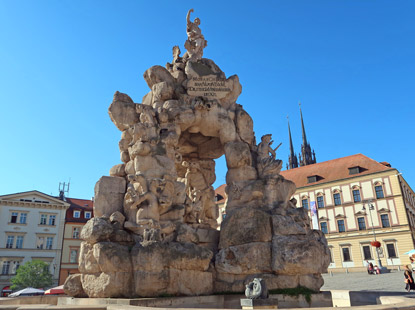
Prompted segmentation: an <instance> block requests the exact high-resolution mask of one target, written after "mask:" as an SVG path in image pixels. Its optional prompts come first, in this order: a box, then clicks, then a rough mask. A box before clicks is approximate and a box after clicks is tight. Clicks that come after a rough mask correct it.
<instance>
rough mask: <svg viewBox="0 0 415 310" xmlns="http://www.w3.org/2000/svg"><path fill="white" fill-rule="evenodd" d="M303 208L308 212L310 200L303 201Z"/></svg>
mask: <svg viewBox="0 0 415 310" xmlns="http://www.w3.org/2000/svg"><path fill="white" fill-rule="evenodd" d="M301 206H302V207H303V208H304V209H306V210H308V198H304V199H303V200H301Z"/></svg>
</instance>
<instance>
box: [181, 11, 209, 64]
mask: <svg viewBox="0 0 415 310" xmlns="http://www.w3.org/2000/svg"><path fill="white" fill-rule="evenodd" d="M192 12H194V10H193V9H190V10H189V12H187V16H186V21H187V27H186V32H187V37H188V39H187V41H186V42H185V45H184V46H185V48H186V49H187V52H186V54H185V56H184V58H187V57H188V58H189V60H193V61H195V60H199V59H201V58H202V56H203V49H204V48H205V47H206V45H207V41H206V40H205V37H204V36H203V34H202V31H201V30H200V28H199V25H200V19H199V18H195V20H194V21H193V22H191V20H190V13H192Z"/></svg>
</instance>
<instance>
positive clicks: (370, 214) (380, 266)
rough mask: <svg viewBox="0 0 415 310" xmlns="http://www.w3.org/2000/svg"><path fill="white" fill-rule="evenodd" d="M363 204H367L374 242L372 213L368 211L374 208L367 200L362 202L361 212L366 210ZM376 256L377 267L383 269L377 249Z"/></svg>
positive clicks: (370, 201)
mask: <svg viewBox="0 0 415 310" xmlns="http://www.w3.org/2000/svg"><path fill="white" fill-rule="evenodd" d="M365 203H367V205H368V207H369V216H370V223H371V224H372V233H373V238H374V239H375V241H376V233H375V228H374V227H373V218H372V212H370V211H372V210H375V207H374V205H373V204H372V200H370V199H369V200H367V201H363V208H362V210H363V211H366V208H365ZM376 256H377V257H378V266H379V268H381V269H382V268H383V267H382V262H381V261H380V257H379V249H378V248H376Z"/></svg>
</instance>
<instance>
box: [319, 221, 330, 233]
mask: <svg viewBox="0 0 415 310" xmlns="http://www.w3.org/2000/svg"><path fill="white" fill-rule="evenodd" d="M320 227H321V231H322V232H323V233H325V234H328V233H329V231H328V229H327V222H321V223H320Z"/></svg>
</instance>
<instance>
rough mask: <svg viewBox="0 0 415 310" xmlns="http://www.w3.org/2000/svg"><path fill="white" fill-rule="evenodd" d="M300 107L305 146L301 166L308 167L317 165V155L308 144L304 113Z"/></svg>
mask: <svg viewBox="0 0 415 310" xmlns="http://www.w3.org/2000/svg"><path fill="white" fill-rule="evenodd" d="M299 105H300V115H301V128H302V131H303V144H302V145H301V155H300V166H307V165H311V164H315V163H316V154H315V153H314V150H313V151H311V147H310V144H309V143H308V142H307V136H306V134H305V128H304V120H303V112H302V111H301V103H299Z"/></svg>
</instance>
